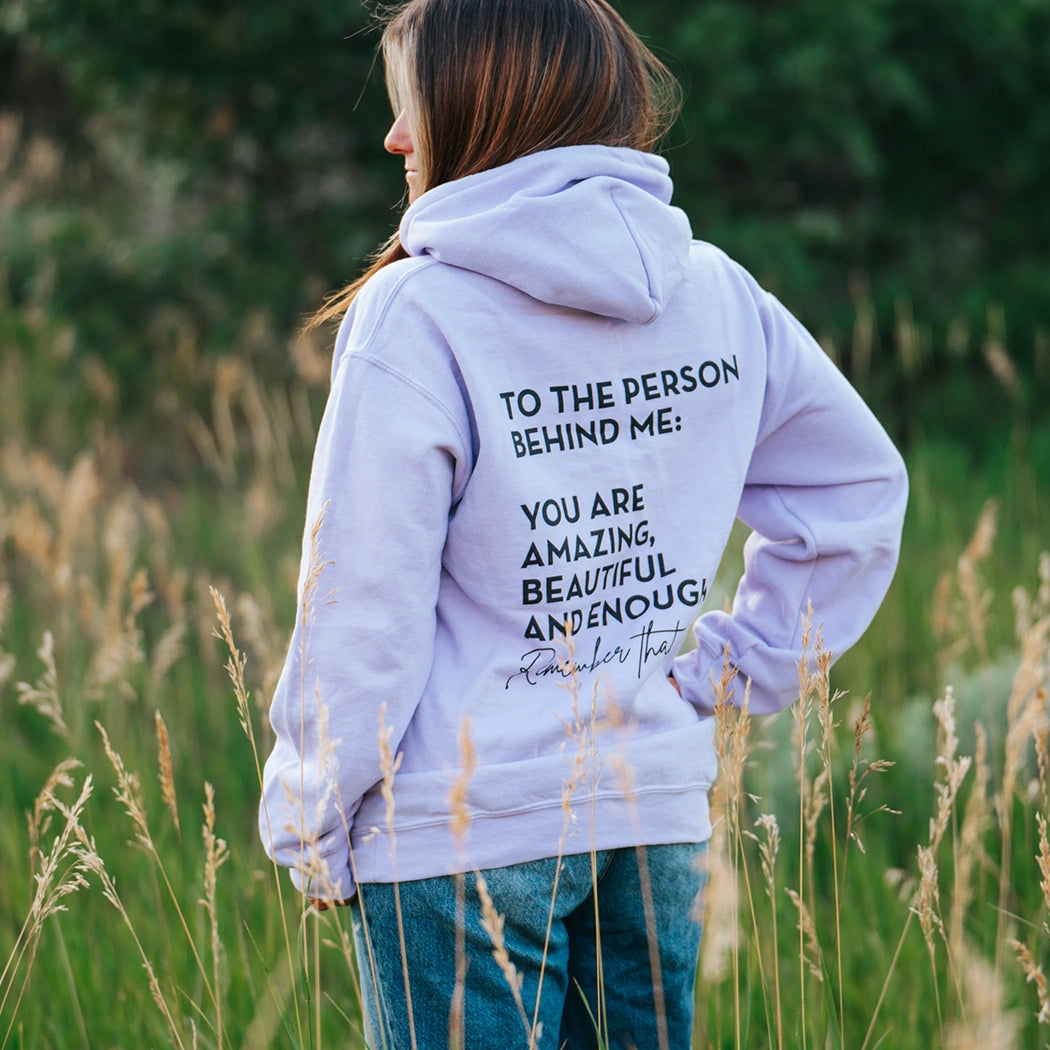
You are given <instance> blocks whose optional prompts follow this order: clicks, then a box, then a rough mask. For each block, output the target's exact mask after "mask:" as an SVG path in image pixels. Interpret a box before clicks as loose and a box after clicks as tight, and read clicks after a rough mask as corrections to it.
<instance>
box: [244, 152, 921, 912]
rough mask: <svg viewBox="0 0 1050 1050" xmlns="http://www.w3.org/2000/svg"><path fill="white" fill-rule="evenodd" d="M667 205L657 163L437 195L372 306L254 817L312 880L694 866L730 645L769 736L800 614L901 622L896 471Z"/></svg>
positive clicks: (320, 450) (567, 160) (346, 391)
mask: <svg viewBox="0 0 1050 1050" xmlns="http://www.w3.org/2000/svg"><path fill="white" fill-rule="evenodd" d="M670 196H671V183H670V180H669V178H668V175H667V168H666V165H665V163H664V162H663V161H662V160H660V159H659V158H656V157H654V156H651V155H648V154H642V153H637V152H634V151H631V150H620V149H610V148H607V147H597V146H593V147H592V146H587V147H569V148H564V149H556V150H550V151H547V152H545V153H539V154H536V155H533V156H529V157H525V158H522V159H520V160H518V161H515V162H514V163H512V164H509V165H506V166H505V167H502V168H497V169H493V170H491V171H487V172H483V173H480V174H478V175H474V176H470V177H468V178H466V179H462V180H458V181H457V182H453V183H449V184H447V185H443V186H439V187H437V188H436V189H434V190H432V191H430V192H428V193H426V194H424V195H423V196H422V197H420V198H419V200H417V201H416V202H415V204H413V205H412V206H411V207H410V208H409V209H408V211H407V212H406V214H405V218H404V221H403V223H402V226H401V240H402V243H403V244H404V245H405V247H406V248H407V250H408V251H409V253H410V255H411V256H412V258H410V259H409V260H406V261H403V262H400V263H396V264H394V265H392V266H389V267H387V268H386V269H384V270H383V271H381V272H380V273H379V274H378V275H376V276H375V277H374V278H373V279H372V280H371V281H370V282H369V283H368V285H367V286H366V287H365V289H364V290H363V292H362V293H361V294H360V295H359V296H358V298H357V299H356V300H355V302H354V304H353V306H352V308H351V310H350V312H349V314H348V316H347V318H346V320H345V321H344V324H343V326H342V328H341V330H340V334H339V338H338V340H337V344H336V351H335V359H334V362H333V382H332V393H331V396H330V399H329V404H328V406H327V408H326V412H325V417H324V420H323V422H322V426H321V431H320V435H319V438H318V445H317V451H316V454H315V461H314V467H313V472H312V475H311V486H310V498H309V505H308V509H307V530H306V539H305V541H304V555H303V566H302V573H301V580H300V593H301V596H302V601H301V603H300V615H299V617H298V622H297V626H296V630H295V634H294V636H293V639H292V644H291V648H290V651H289V656H288V660H287V663H286V666H285V668H284V673H283V674H282V677H281V680H280V683H279V685H278V689H277V693H276V696H275V698H274V703H273V708H272V712H271V718H272V722H273V725H274V729H275V732H276V735H277V739H276V746H275V749H274V753H273V755H272V756H271V758H270V761H269V762H268V763H267V767H266V775H265V794H264V799H263V806H262V809H261V815H260V821H261V827H262V834H263V839H264V842H265V843H266V845H267V847H268V849H269V850H270V851H271V853H272V855H274V856H275V857H276V859H277V860H278V861H280V862H281V863H283V864H286V865H288V866H289V867H292V868H293V869H298V873H297V875H296V881H297V883H298V884H299V885H301V886H305V885H307V884H308V883H309V884H310V885H311V886H313V887H315V888H316V887H317V885H318V884H319V883H320V884H323V887H322V888H323V889H324V891H325V892H323V893H322V894H321V895H325V896H337V895H338V896H349V894H350V892H352V887H353V883H354V881H355V879H357V880H361V881H396V880H399V879H409V878H420V877H426V876H431V875H444V874H448V873H449V872H451V871H454V870H464V869H466V868H474V867H478V868H486V867H496V866H501V865H504V864H511V863H516V862H520V861H525V860H532V859H537V858H539V857H545V856H552V855H554V854H556V853H557V852H559V850H560V851H561V852H564V853H572V852H583V851H586V850H588V849H591V848H599V849H601V848H611V847H615V846H622V845H628V844H631V843H638V842H644V843H650V844H651V843H665V842H688V841H701V840H703V839H704V838H706V837H707V836H708V834H709V832H710V826H709V822H708V814H707V802H706V790H707V788H708V786H709V785H710V783H711V781H712V779H713V777H714V774H715V761H714V752H713V746H712V740H711V736H712V720H711V718H710V714H711V712H712V709H713V704H714V685H713V681H712V680H713V679H717V678H718V675H719V671H720V668H721V666H722V664H723V662H724V660H725V654H726V651H727V647H728V652H729V656H730V659H731V661H732V663H733V665H734V666H736V667H738V668H739V671H740V674H741V676H742V678H741V681H742V680H743V679H747V680H748V681H749V683H750V701H749V702H750V707H751V710H752V711H754V712H768V711H774V710H777V709H779V708H780V707H783V706H785V705H786V704H788V703H790V702H791V700H792V699H794V696H795V689H796V687H797V681H798V675H797V669H796V663H797V661H798V658H799V655H800V647H801V627H802V617H803V614H804V612H805V610H806V608H807V605H808V604H809V603H812V606H813V608H814V609H815V611H816V616H817V618H818V619H819V620H822V621H823V622H824V624H825V638H826V640H827V644H828V646H829V648H831V649H833V650H834V651H836V652H841V651H842V650H843V649H844V648H846V647H847V646H848V645H850V644H852V642H853V641H854V640H855V639H856V638H857V636H859V634H860V633H861V632H862V631H863V630H864V628H865V627H866V626H867V624H868V622H869V620H870V618H871V616H872V615H873V614H874V612H875V610H876V608H877V607H878V604H879V602H880V601H881V600H882V597H883V595H884V593H885V590H886V587H887V586H888V584H889V581H890V578H891V576H892V573H893V569H894V566H895V563H896V557H897V548H898V543H899V537H900V526H901V520H902V517H903V510H904V503H905V498H906V483H905V480H904V471H903V466H902V463H901V461H900V457H899V456H898V454H897V453H896V451H895V450H894V448H893V447H892V445H891V444H890V442H889V441H888V439H887V438H886V436H885V434H884V432H883V431H882V429H881V427H880V426H879V425H878V423H877V422H876V421H875V419H874V418H873V417H872V415H871V413H870V412H869V411H868V410H867V408H866V407H865V406H864V404H863V403H862V402H861V400H860V399H859V397H858V396H857V395H856V394H855V392H854V391H853V390H852V388H851V387H850V386H849V384H848V383H847V382H846V381H845V380H844V379H843V378H842V376H841V375H840V374H839V373H838V371H837V370H836V369H835V367H834V366H833V365H832V364H831V363H830V362H829V361H828V359H827V358H826V356H825V355H824V354H823V352H822V351H821V350H820V348H819V347H818V346H817V345H816V344H815V343H814V341H813V340H812V339H811V338H810V336H809V335H808V334H807V333H806V332H805V331H804V330H803V329H802V328H801V327H800V326H799V325H798V323H797V322H796V321H795V320H794V319H793V318H792V317H791V316H790V315H789V314H788V313H787V312H786V311H785V310H784V309H783V307H781V306H780V304H779V303H777V302H776V300H775V299H773V298H772V297H771V296H769V295H767V294H766V293H765V292H763V291H762V290H761V289H760V288H759V287H758V286H757V285H756V284H755V282H754V281H753V279H752V278H751V277H750V276H749V275H748V274H747V273H746V272H745V271H744V270H742V269H741V268H740V267H739V266H737V265H736V264H734V263H732V262H731V261H730V260H728V259H727V258H726V257H725V256H724V255H723V254H722V253H721V252H719V251H718V250H717V249H715V248H713V247H711V246H709V245H705V244H702V243H699V242H695V241H692V240H691V234H690V230H689V224H688V222H687V220H686V218H685V216H684V215H683V214H682V213H681V212H680V211H679V210H677V209H676V208H673V207H671V206H670V203H669V201H670ZM738 516H739V517H740V518H741V519H742V520H744V521H745V522H746V523H747V524H748V525H749V526H750V527H751V528H752V529H753V530H754V533H753V535H752V537H751V539H750V540H749V541H748V545H747V548H746V552H745V561H746V567H745V575H744V578H743V579H742V581H741V584H740V587H739V589H738V593H737V596H736V599H735V602H734V607H733V610H732V612H731V613H726V612H722V611H711V612H705V613H704V614H703V615H702V616H700V618H699V620H697V621H696V627H695V648H691V649H690V650H689V651H688V652H687V653H686V654H685V655H683V656H680V657H677V654H678V653H679V651H680V650H681V649H682V646H683V643H685V642H686V640H687V635H688V634H689V631H690V625H691V624H692V623H693V621H694V620H695V619H696V617H697V616H698V614H700V612H701V607H702V605H703V603H704V600H705V598H706V596H707V591H708V588H709V586H710V582H711V579H712V577H713V575H714V573H715V571H716V569H717V567H718V564H719V561H720V559H721V556H722V552H723V549H724V547H725V544H726V541H727V539H728V536H729V532H730V529H731V527H732V525H733V522H734V520H735V519H736V518H737V517H738ZM676 657H677V658H676ZM672 668H673V670H674V675H675V680H676V681H677V683H678V686H679V687H680V689H681V695H679V692H678V691H677V690H676V689H675V687H674V686H673V685H672V684H671V683H670V682H669V681H668V677H667V676H668V673H669V671H671V670H672ZM742 690H743V686H742V684H741V685H738V688H737V693H738V697H739V695H740V694H742ZM394 755H398V756H399V757H398V758H396V759H395V758H394V757H393V756H394ZM395 763H397V772H396V774H394V775H393V777H392V780H390V774H391V772H392V768H393V765H394V764H395ZM384 772H386V774H387V777H388V781H390V789H389V790H388V791H387V792H386V793H385V794H384V792H383V791H382V790H381V788H380V781H381V780H382V779H383V775H384ZM453 784H456V785H457V790H458V791H459V792H460V793H461V794H462V793H463V792H464V791H465V807H466V812H467V813H468V815H469V825H468V826H466V827H465V826H463V825H461V826H460V827H459V828H458V830H457V832H456V833H455V834H453V830H452V828H451V826H450V807H451V803H450V801H449V795H450V789H451V787H452V785H453ZM394 842H396V850H395V849H393V848H392V847H393V843H394Z"/></svg>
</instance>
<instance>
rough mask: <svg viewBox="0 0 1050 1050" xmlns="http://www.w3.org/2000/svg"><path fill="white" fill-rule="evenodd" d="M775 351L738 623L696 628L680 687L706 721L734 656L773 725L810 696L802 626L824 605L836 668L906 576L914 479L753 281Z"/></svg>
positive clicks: (753, 699)
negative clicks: (906, 527)
mask: <svg viewBox="0 0 1050 1050" xmlns="http://www.w3.org/2000/svg"><path fill="white" fill-rule="evenodd" d="M748 282H749V285H750V286H751V289H752V297H753V299H754V301H755V303H756V306H757V308H758V312H759V316H760V320H761V324H762V330H763V334H764V337H765V341H766V356H767V375H766V386H765V393H764V400H763V408H762V415H761V422H760V426H759V432H758V435H757V439H756V442H755V446H754V451H753V453H752V456H751V461H750V465H749V467H748V470H747V475H746V479H745V483H744V489H743V493H742V496H741V499H740V505H739V508H738V511H737V515H738V517H739V518H740V519H741V520H742V521H743V522H744V523H745V524H746V525H748V526H749V527H750V528H751V529H752V530H753V531H752V534H751V536H750V537H749V539H748V540H747V542H746V544H745V547H744V574H743V577H742V578H741V580H740V583H739V586H738V588H737V592H736V596H735V598H734V601H733V607H732V612H731V613H730V614H726V613H724V612H710V613H706V614H704V615H703V616H701V617H700V618H699V619H698V620H697V622H696V626H695V628H694V633H695V635H696V641H697V648H696V650H694V651H692V652H689V653H687V654H685V655H683V656H681V657H679V658H678V659H677V660H676V661H675V664H674V674H675V678H676V680H677V682H678V684H679V686H680V688H681V690H682V694H683V696H685V697H686V698H687V699H689V700H691V701H692V702H693V703H694V705H695V706H696V707H697V708H698V709H699V710H700V711H701V712H703V713H705V714H710V713H711V711H712V710H713V705H714V688H713V684H712V678H714V679H715V680H717V678H718V676H719V674H720V672H721V668H722V665H723V663H724V660H725V650H726V645H727V644H728V646H729V650H730V660H731V663H732V664H733V665H734V666H735V667H737V668H738V670H739V672H740V675H741V684H740V687H739V688H738V689H737V697H738V698H740V697H742V695H743V682H744V681H745V680H749V681H750V684H751V693H750V702H749V703H750V710H751V712H752V713H754V714H763V713H769V712H773V711H777V710H780V709H781V708H784V707H787V706H788V705H790V704H791V703H792V702H793V701H794V700H795V699H796V697H797V696H798V682H799V676H798V662H799V659H800V656H801V648H802V623H803V616H804V614H805V612H806V610H807V607H808V605H809V604H812V607H813V613H814V622H815V623H822V624H823V632H824V645H825V648H827V649H828V650H829V651H830V652H832V653H833V654H835V655H836V656H838V655H840V654H841V653H842V652H844V651H845V650H846V649H848V648H849V647H850V646H851V645H853V643H854V642H855V641H856V640H857V639H858V638H859V637H860V635H861V634H862V633H863V632H864V630H865V629H866V628H867V626H868V624H869V623H870V622H871V619H872V617H873V616H874V615H875V612H876V611H877V610H878V607H879V605H880V604H881V602H882V599H883V598H884V597H885V594H886V591H887V589H888V587H889V585H890V581H891V580H892V578H893V573H894V570H895V568H896V564H897V556H898V553H899V549H900V537H901V528H902V524H903V519H904V510H905V505H906V503H907V491H908V488H907V476H906V473H905V468H904V463H903V460H902V459H901V456H900V454H899V453H898V452H897V450H896V448H894V446H893V444H892V443H891V442H890V440H889V438H888V437H887V435H886V433H885V431H884V430H883V429H882V427H881V426H880V424H879V423H878V421H877V420H876V419H875V417H874V416H873V415H872V413H871V411H870V410H869V409H868V407H867V406H866V405H865V404H864V402H863V401H862V400H861V398H860V396H859V395H858V394H857V393H856V391H855V390H854V389H853V388H852V386H850V384H849V383H848V382H847V380H846V379H845V378H844V377H843V375H842V374H841V373H840V372H839V370H838V369H837V368H836V367H835V365H834V364H833V363H832V362H831V361H830V359H829V358H828V357H827V355H826V354H825V353H824V351H823V350H822V349H821V348H820V346H819V345H818V344H817V343H816V341H815V340H814V339H813V338H812V336H810V334H809V333H808V332H807V331H806V330H805V329H804V328H803V327H802V325H801V324H799V322H798V321H797V320H796V319H795V318H794V317H793V316H792V315H791V314H790V313H789V312H788V311H787V310H785V309H784V307H783V306H782V305H781V304H780V303H779V302H778V301H777V300H776V299H775V298H774V297H773V296H771V295H769V294H768V293H766V292H764V291H762V290H761V289H760V288H758V287H757V285H755V284H754V281H753V280H752V279H751V278H750V277H748Z"/></svg>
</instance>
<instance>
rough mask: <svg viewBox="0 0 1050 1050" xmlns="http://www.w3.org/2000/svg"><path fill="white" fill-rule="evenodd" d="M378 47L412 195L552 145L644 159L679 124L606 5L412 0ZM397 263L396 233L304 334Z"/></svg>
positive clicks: (666, 84)
mask: <svg viewBox="0 0 1050 1050" xmlns="http://www.w3.org/2000/svg"><path fill="white" fill-rule="evenodd" d="M382 48H383V57H384V59H385V62H386V70H387V86H388V90H389V93H390V97H391V102H392V103H393V106H394V110H395V112H400V111H401V110H402V109H404V110H406V111H407V113H408V117H409V124H410V127H411V129H412V134H413V145H414V148H415V153H416V156H417V157H418V158H419V160H420V180H421V189H422V190H427V189H432V188H433V187H435V186H439V185H441V184H442V183H445V182H450V181H452V180H453V179H460V178H463V177H464V176H466V175H473V174H474V173H476V172H479V171H485V170H487V169H488V168H494V167H497V166H499V165H501V164H508V163H509V162H510V161H512V160H516V159H517V158H518V157H523V156H526V155H527V154H530V153H537V152H539V151H540V150H545V149H552V148H554V147H555V146H576V145H583V144H599V145H604V146H626V147H629V148H632V149H639V150H651V149H653V148H654V147H655V146H656V144H657V142H658V141H659V140H660V138H661V137H662V136H663V134H664V133H665V132H666V131H667V129H668V128H669V127H670V125H671V123H672V122H673V120H674V117H675V116H676V114H677V109H678V91H677V84H676V82H675V80H674V77H673V76H672V75H671V73H670V72H669V71H668V69H667V67H666V66H664V64H663V63H662V62H660V60H659V59H658V58H656V56H655V55H653V53H652V52H651V51H650V50H649V49H648V48H647V47H646V46H645V45H644V44H643V43H642V42H641V40H639V38H638V37H637V36H636V35H635V34H634V32H633V31H632V30H631V29H630V27H629V26H628V25H627V24H626V22H624V20H623V19H622V18H621V17H620V16H619V15H618V14H617V13H616V12H615V11H614V10H613V8H612V7H611V6H610V5H609V4H608V3H607V2H606V0H411V2H410V3H408V4H407V5H405V6H404V7H402V8H401V9H400V10H399V11H398V12H397V13H396V14H395V15H394V17H393V18H392V19H391V20H390V22H389V23H388V24H387V27H386V30H385V31H384V33H383V40H382ZM406 254H407V253H406V252H405V250H404V248H403V247H402V245H401V242H400V241H399V240H398V239H397V236H396V234H395V236H394V237H392V238H391V239H390V240H389V241H388V242H387V243H386V244H385V245H383V246H382V247H381V248H380V249H379V251H378V252H377V253H376V255H375V256H374V258H373V261H372V264H371V265H370V266H369V268H368V269H367V270H366V271H365V273H364V274H362V275H361V277H359V278H358V279H357V280H356V281H354V282H353V283H352V284H350V285H348V286H347V287H346V288H344V289H343V290H342V291H340V292H337V293H336V294H335V295H334V296H332V297H331V298H330V299H329V300H328V301H327V302H326V303H325V305H324V306H322V308H321V309H320V310H318V312H317V313H316V314H315V315H314V316H313V317H312V318H311V319H310V321H309V323H308V327H310V328H312V327H314V326H316V325H318V324H321V323H322V322H324V321H327V320H329V319H330V318H333V317H336V316H339V315H341V314H342V313H343V312H344V311H345V310H346V308H347V307H348V306H349V305H350V302H351V301H352V300H353V298H354V296H355V295H356V294H357V292H358V291H359V290H360V288H361V286H362V285H363V284H364V283H365V282H366V281H367V280H368V279H369V278H370V277H371V276H372V275H373V274H374V273H376V271H378V270H380V269H382V268H383V267H384V266H387V265H389V264H390V263H392V262H394V261H396V260H397V259H403V258H405V257H406Z"/></svg>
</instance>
